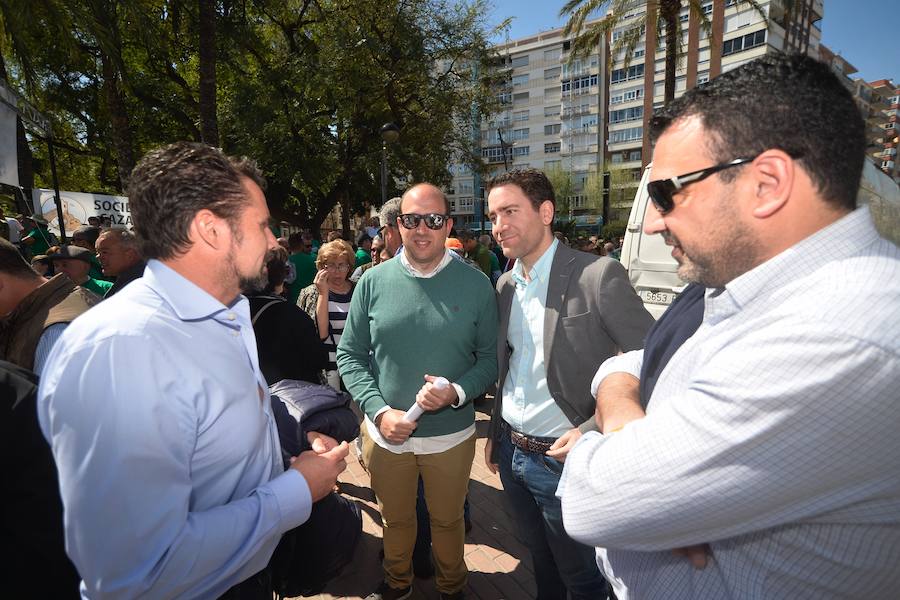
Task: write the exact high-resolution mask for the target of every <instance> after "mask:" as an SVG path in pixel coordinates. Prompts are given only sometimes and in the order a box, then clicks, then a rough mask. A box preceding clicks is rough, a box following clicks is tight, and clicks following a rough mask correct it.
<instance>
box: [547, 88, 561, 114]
mask: <svg viewBox="0 0 900 600" xmlns="http://www.w3.org/2000/svg"><path fill="white" fill-rule="evenodd" d="M553 89H557V88H553ZM558 114H559V104H556V105H555V106H545V107H544V116H545V117H555V116H557V115H558Z"/></svg>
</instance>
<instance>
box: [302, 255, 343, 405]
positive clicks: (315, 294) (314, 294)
mask: <svg viewBox="0 0 900 600" xmlns="http://www.w3.org/2000/svg"><path fill="white" fill-rule="evenodd" d="M355 264H356V254H355V253H354V252H353V247H352V246H351V245H350V244H349V243H348V242H346V241H344V240H334V241H333V242H328V243H327V244H324V245H323V246H322V247H321V248H319V253H318V255H317V256H316V268H317V269H318V272H317V273H316V277H315V279H313V283H312V285H308V286H306V287H305V288H303V289H302V290H301V291H300V296H299V297H298V298H297V306H299V307H300V308H302V309H303V310H304V311H306V314H308V315H309V316H310V317H312V319H313V321H315V322H316V327H317V328H318V331H319V337H320V338H321V340H322V343H323V344H324V345H325V348H326V349H327V350H328V367H327V369H326V371H325V375H326V379H327V381H328V384H329V385H330V386H332V387H333V388H335V389H338V390H339V389H340V388H341V380H340V376H339V375H338V372H337V364H336V363H335V352H336V351H337V345H338V343H339V342H340V341H341V333H343V331H344V321H346V319H347V312H348V311H349V310H350V299H351V297H352V296H353V286H354V284H353V282H351V281H350V273H351V272H352V270H351V269H352V266H353V265H355Z"/></svg>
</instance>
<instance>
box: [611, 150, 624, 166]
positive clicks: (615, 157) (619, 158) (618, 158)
mask: <svg viewBox="0 0 900 600" xmlns="http://www.w3.org/2000/svg"><path fill="white" fill-rule="evenodd" d="M609 158H610V161H612V163H613V164H614V165H617V164H619V163H621V162H624V159H625V157H624V156H623V155H622V153H621V152H614V153H613V154H612V156H610V157H609Z"/></svg>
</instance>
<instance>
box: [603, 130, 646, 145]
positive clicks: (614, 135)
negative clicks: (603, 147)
mask: <svg viewBox="0 0 900 600" xmlns="http://www.w3.org/2000/svg"><path fill="white" fill-rule="evenodd" d="M643 135H644V128H643V127H629V128H628V129H617V130H614V131H610V132H609V143H610V144H618V143H619V142H631V141H634V140H639V139H641V137H643Z"/></svg>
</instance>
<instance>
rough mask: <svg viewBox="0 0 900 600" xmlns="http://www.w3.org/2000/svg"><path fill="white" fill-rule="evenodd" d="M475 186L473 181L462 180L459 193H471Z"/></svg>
mask: <svg viewBox="0 0 900 600" xmlns="http://www.w3.org/2000/svg"><path fill="white" fill-rule="evenodd" d="M473 187H474V184H473V183H472V182H471V181H461V182H460V183H459V193H460V194H468V195H471V194H472V188H473Z"/></svg>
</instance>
